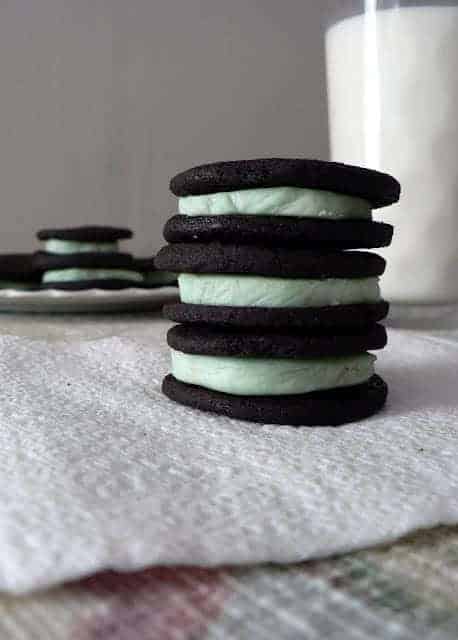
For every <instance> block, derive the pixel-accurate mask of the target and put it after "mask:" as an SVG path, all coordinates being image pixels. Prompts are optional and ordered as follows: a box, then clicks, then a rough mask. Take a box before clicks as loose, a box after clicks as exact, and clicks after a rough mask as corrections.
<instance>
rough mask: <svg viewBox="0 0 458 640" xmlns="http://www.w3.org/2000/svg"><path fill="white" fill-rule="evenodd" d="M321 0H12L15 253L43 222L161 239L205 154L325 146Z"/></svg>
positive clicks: (4, 118)
mask: <svg viewBox="0 0 458 640" xmlns="http://www.w3.org/2000/svg"><path fill="white" fill-rule="evenodd" d="M320 4H322V3H319V2H316V1H315V0H284V1H283V2H278V0H230V2H228V1H227V0H224V1H223V0H0V78H1V85H0V86H1V94H0V95H1V100H0V105H1V107H0V220H1V233H0V251H15V250H25V251H28V250H32V249H35V248H36V245H35V241H34V237H33V235H34V233H35V231H36V230H37V229H38V228H40V227H44V226H65V225H80V224H90V223H97V224H103V223H105V224H115V225H117V224H121V225H128V226H131V227H132V228H133V229H134V230H135V231H136V235H137V237H136V239H135V241H134V242H133V243H132V244H131V245H130V248H132V249H133V250H135V251H136V252H139V253H143V254H148V253H151V252H152V251H153V250H156V249H157V248H158V247H159V246H160V245H161V243H162V239H161V228H162V225H163V223H164V221H165V219H166V218H167V217H168V216H169V215H170V214H171V213H172V212H173V211H174V198H173V197H172V196H171V195H170V194H169V193H168V181H169V178H170V177H171V176H172V175H174V174H175V173H176V172H178V171H180V170H183V169H186V168H188V167H190V166H192V165H194V164H198V163H202V162H211V161H215V160H230V159H232V160H234V159H238V158H243V157H255V156H269V155H288V156H294V155H300V156H310V157H318V158H326V157H327V155H328V141H327V110H326V91H325V71H324V50H323V42H322V35H321V25H320V21H321V15H320V11H321V9H320Z"/></svg>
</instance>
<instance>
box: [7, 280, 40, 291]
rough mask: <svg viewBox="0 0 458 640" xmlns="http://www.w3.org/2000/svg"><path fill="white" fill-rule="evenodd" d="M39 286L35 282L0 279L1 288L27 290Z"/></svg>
mask: <svg viewBox="0 0 458 640" xmlns="http://www.w3.org/2000/svg"><path fill="white" fill-rule="evenodd" d="M36 286H37V284H36V283H34V282H13V281H12V280H0V289H17V290H18V291H27V290H29V289H35V288H36Z"/></svg>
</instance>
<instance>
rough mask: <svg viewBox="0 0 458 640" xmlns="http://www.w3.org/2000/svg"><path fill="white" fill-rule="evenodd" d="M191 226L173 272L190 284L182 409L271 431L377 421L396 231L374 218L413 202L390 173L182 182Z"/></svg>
mask: <svg viewBox="0 0 458 640" xmlns="http://www.w3.org/2000/svg"><path fill="white" fill-rule="evenodd" d="M171 190H172V192H173V193H174V194H175V195H176V196H178V197H179V212H180V215H177V216H175V217H173V218H172V219H171V220H169V222H168V223H167V225H166V227H165V230H164V236H165V238H166V240H167V241H168V242H169V243H170V244H169V245H167V246H166V247H164V248H163V249H162V250H161V251H160V252H159V254H158V256H157V259H156V266H157V267H158V268H159V269H163V270H167V271H173V272H178V273H179V278H178V281H179V287H180V297H181V302H180V303H178V304H175V305H170V306H168V307H166V308H165V315H166V316H167V317H168V318H169V319H171V320H174V321H176V322H179V323H182V324H180V325H178V326H175V327H173V328H172V329H171V330H170V331H169V333H168V343H169V345H170V347H171V350H172V374H171V375H169V376H167V377H166V378H165V380H164V383H163V391H164V393H165V394H166V395H167V396H168V397H170V398H171V399H173V400H176V401H178V402H180V403H182V404H185V405H188V406H191V407H195V408H198V409H203V410H206V411H213V412H216V413H220V414H223V415H226V416H231V417H236V418H241V419H247V420H252V421H256V422H264V423H277V424H292V425H338V424H343V423H346V422H351V421H354V420H360V419H362V418H365V417H368V416H370V415H372V414H373V413H375V412H377V411H378V410H379V409H381V407H382V406H383V405H384V403H385V400H386V396H387V387H386V384H385V382H384V381H383V380H382V379H381V378H380V377H379V376H378V375H376V374H375V371H374V362H375V356H373V355H372V354H370V353H368V351H373V350H376V349H381V348H383V347H384V346H385V344H386V332H385V329H384V328H383V327H382V326H381V325H380V324H378V321H380V320H382V319H383V318H384V317H385V316H386V314H387V312H388V304H387V303H386V302H384V301H383V300H382V299H381V297H380V289H379V282H378V280H379V276H380V275H381V274H382V273H383V271H384V268H385V262H384V260H383V258H381V257H380V256H378V255H376V254H373V253H368V252H366V251H352V250H353V249H366V248H372V247H381V246H387V245H388V244H389V243H390V242H391V238H392V233H393V229H392V227H391V226H390V225H387V224H383V223H378V222H373V221H372V209H374V208H378V207H383V206H386V205H390V204H392V203H394V202H396V201H397V200H398V199H399V195H400V186H399V183H398V182H397V181H396V180H395V179H394V178H392V177H391V176H388V175H386V174H382V173H379V172H376V171H370V170H368V169H362V168H358V167H351V166H348V165H343V164H337V163H327V162H320V161H314V160H289V159H277V158H274V159H261V160H248V161H240V162H221V163H215V164H210V165H203V166H199V167H195V168H193V169H190V170H188V171H185V172H184V173H181V174H179V175H177V176H176V177H175V178H174V179H173V180H172V181H171Z"/></svg>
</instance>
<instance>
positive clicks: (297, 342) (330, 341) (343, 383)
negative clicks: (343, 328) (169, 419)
mask: <svg viewBox="0 0 458 640" xmlns="http://www.w3.org/2000/svg"><path fill="white" fill-rule="evenodd" d="M167 342H168V344H169V346H170V347H171V354H172V374H171V375H169V376H168V377H167V378H166V379H165V381H164V383H163V390H164V393H166V395H167V396H168V397H170V398H171V399H172V400H177V401H178V402H182V403H184V404H187V405H189V406H192V407H195V408H198V409H202V410H204V411H216V412H217V413H222V414H224V415H226V416H229V417H236V418H241V419H248V420H254V421H260V422H270V423H275V424H303V425H318V424H333V425H337V424H343V423H345V422H348V421H351V420H355V419H360V418H361V417H367V416H368V415H371V414H372V413H374V412H376V411H378V410H379V409H380V408H381V407H382V406H383V404H384V402H385V399H386V393H387V389H386V385H385V384H384V383H383V381H382V380H381V379H380V378H379V377H378V376H376V375H375V373H374V362H375V356H373V355H371V354H369V353H367V350H368V349H371V350H373V349H382V348H383V347H384V346H385V344H386V332H385V329H384V328H383V327H382V326H380V325H375V326H374V327H372V328H371V329H370V330H368V331H367V332H366V333H353V334H351V333H347V334H341V335H338V336H335V335H332V336H330V335H326V334H323V333H322V334H314V335H312V334H304V333H302V332H301V333H294V332H288V333H286V332H283V333H282V332H272V331H270V332H269V331H259V330H257V331H252V332H247V331H237V330H226V329H222V328H215V327H206V326H202V325H201V326H199V327H190V326H186V325H181V326H176V327H173V328H172V329H171V330H170V331H169V332H168V335H167Z"/></svg>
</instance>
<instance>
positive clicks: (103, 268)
mask: <svg viewBox="0 0 458 640" xmlns="http://www.w3.org/2000/svg"><path fill="white" fill-rule="evenodd" d="M37 237H38V239H39V240H41V241H42V242H43V243H44V247H43V249H44V250H43V251H41V252H39V253H37V255H36V263H37V264H38V265H39V266H40V268H41V269H42V270H43V279H42V283H43V287H45V288H52V289H63V290H75V291H76V290H81V289H91V288H100V289H123V288H127V287H135V286H137V285H138V284H141V283H142V281H143V276H142V275H141V274H140V273H139V272H138V271H137V270H136V268H135V264H134V260H133V258H132V256H131V255H130V254H127V253H120V252H119V241H120V240H126V239H128V238H131V237H132V231H130V229H123V228H117V227H101V226H87V227H75V228H68V229H44V230H42V231H39V232H38V234H37Z"/></svg>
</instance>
